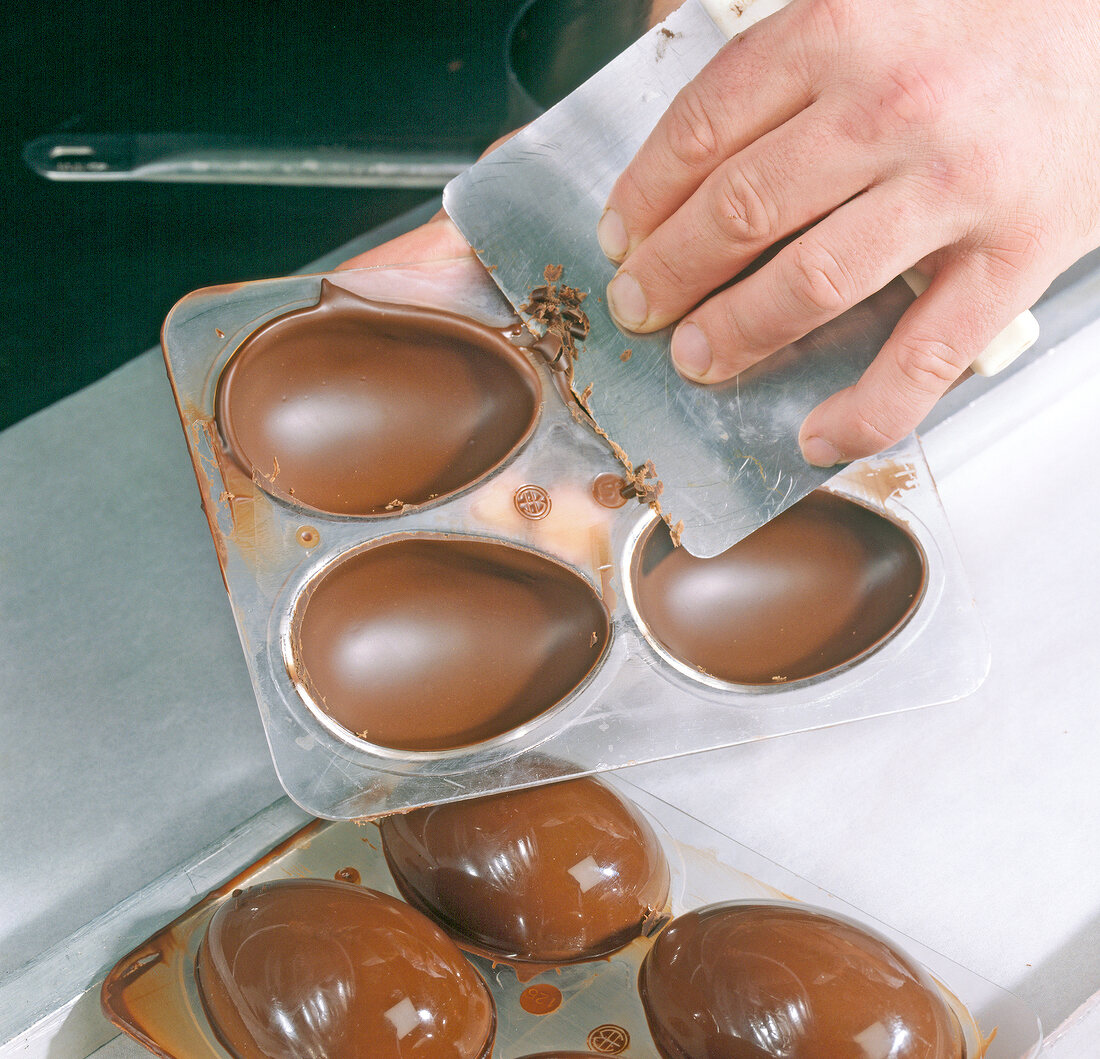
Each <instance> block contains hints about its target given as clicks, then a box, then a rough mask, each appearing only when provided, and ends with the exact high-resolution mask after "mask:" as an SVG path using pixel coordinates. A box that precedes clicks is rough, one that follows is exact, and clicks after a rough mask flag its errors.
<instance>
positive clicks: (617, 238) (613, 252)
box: [589, 210, 629, 261]
mask: <svg viewBox="0 0 1100 1059" xmlns="http://www.w3.org/2000/svg"><path fill="white" fill-rule="evenodd" d="M589 223H590V224H591V223H592V222H591V221H589ZM596 238H597V239H598V240H599V241H600V249H601V250H602V251H603V252H604V253H605V254H606V255H607V256H608V257H609V258H611V260H612V261H622V259H623V258H624V257H626V252H627V249H628V248H629V244H628V240H627V238H626V227H625V226H624V225H623V219H622V217H620V216H619V215H618V214H617V213H616V212H615V211H614V210H604V211H603V216H602V217H601V218H600V223H599V224H597V225H596Z"/></svg>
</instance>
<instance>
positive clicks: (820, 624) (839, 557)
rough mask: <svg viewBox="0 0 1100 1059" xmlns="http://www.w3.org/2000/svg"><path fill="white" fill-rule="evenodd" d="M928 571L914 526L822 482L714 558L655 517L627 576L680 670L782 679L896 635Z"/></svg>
mask: <svg viewBox="0 0 1100 1059" xmlns="http://www.w3.org/2000/svg"><path fill="white" fill-rule="evenodd" d="M927 572H928V571H927V559H926V556H925V553H924V550H923V549H922V548H921V546H920V544H919V542H918V541H917V540H916V538H915V537H914V536H913V535H912V534H911V533H910V532H909V531H908V530H907V529H906V528H905V527H903V526H902V525H900V524H899V523H897V522H895V521H894V520H893V519H891V518H888V517H887V516H885V515H883V514H880V513H879V512H877V511H874V510H872V509H870V508H868V507H865V506H864V505H862V504H859V503H857V502H855V501H853V500H849V499H847V498H845V497H842V496H838V495H836V494H834V493H830V492H827V491H825V490H818V491H816V492H814V493H811V494H809V495H808V496H806V497H805V498H804V499H802V500H800V501H799V502H798V503H797V504H795V505H793V506H792V507H790V508H788V509H787V510H786V511H784V512H783V513H782V514H780V515H778V516H777V517H776V518H774V519H772V520H771V521H770V522H768V523H766V524H765V525H764V526H762V527H761V528H760V529H758V530H756V532H755V533H752V534H751V535H750V536H748V537H746V538H745V539H744V540H742V541H740V542H739V543H737V544H735V545H734V546H733V547H732V548H730V549H728V550H727V551H725V552H723V553H722V554H720V555H717V556H714V557H713V558H708V559H700V558H697V557H696V556H693V555H691V554H690V553H689V552H687V551H685V550H684V549H683V548H681V547H677V546H675V545H674V544H673V542H672V540H671V538H670V536H669V532H668V528H667V526H666V525H665V524H664V523H663V522H661V521H658V520H654V521H653V522H652V523H651V524H649V525H647V526H646V527H645V528H644V529H643V530H642V532H641V534H640V535H639V536H638V539H637V541H636V543H635V546H634V548H633V550H632V552H631V554H630V558H629V572H628V582H629V589H630V599H631V605H632V608H633V609H634V612H635V614H636V616H637V618H638V621H639V624H640V626H641V628H642V630H643V632H644V634H645V635H646V637H647V638H648V639H649V640H650V642H651V643H652V644H653V646H654V647H655V648H656V649H657V650H658V651H659V652H660V653H661V654H662V655H663V656H664V657H666V659H667V660H669V661H670V662H672V663H673V664H674V665H675V666H676V667H677V668H678V669H680V670H681V671H682V672H685V673H687V674H689V675H692V676H695V677H699V678H701V679H703V680H705V681H717V682H720V683H722V684H733V685H738V686H749V687H764V686H767V687H784V686H787V685H788V684H790V683H792V682H798V681H805V680H811V679H814V678H818V677H821V676H824V675H826V674H829V673H833V672H835V671H837V670H839V669H841V668H843V667H846V666H848V665H850V664H852V663H854V662H857V661H859V660H861V659H863V658H864V657H866V656H867V655H868V654H869V653H870V652H872V651H873V650H875V649H876V648H877V647H879V646H880V645H882V644H883V643H885V642H886V641H887V640H888V639H890V638H891V637H892V636H893V635H894V634H895V633H897V632H898V630H899V629H901V628H902V627H903V626H904V625H905V623H906V622H907V621H908V619H909V618H910V617H911V616H912V615H913V613H914V612H915V611H916V609H917V607H918V606H919V604H920V600H921V599H922V597H923V594H924V591H925V586H926V584H927Z"/></svg>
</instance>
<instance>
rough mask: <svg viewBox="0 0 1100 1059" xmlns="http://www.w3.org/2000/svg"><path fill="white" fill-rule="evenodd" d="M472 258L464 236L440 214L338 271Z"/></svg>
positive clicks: (349, 262) (375, 247)
mask: <svg viewBox="0 0 1100 1059" xmlns="http://www.w3.org/2000/svg"><path fill="white" fill-rule="evenodd" d="M466 254H470V255H472V254H473V251H472V250H471V249H470V246H469V244H468V243H467V242H466V240H465V239H463V238H462V233H461V232H459V230H458V229H457V228H456V227H455V226H454V224H453V223H452V221H451V219H450V218H449V217H448V216H447V215H446V214H445V213H444V212H443V211H442V210H440V211H439V212H438V213H437V214H436V215H435V216H434V217H432V219H431V220H430V221H427V222H426V223H424V224H422V225H420V226H419V227H418V228H414V229H413V230H412V231H410V232H405V233H404V234H402V235H399V236H397V237H396V238H394V239H391V240H389V242H386V243H382V244H381V245H379V246H374V247H371V249H370V250H366V251H364V252H363V253H362V254H357V255H356V256H355V257H352V258H349V259H348V260H347V261H344V262H342V263H341V264H339V265H337V266H336V267H337V268H341V269H343V268H373V267H376V266H379V265H418V264H422V263H424V262H427V261H447V260H449V259H451V258H456V257H462V256H464V255H466Z"/></svg>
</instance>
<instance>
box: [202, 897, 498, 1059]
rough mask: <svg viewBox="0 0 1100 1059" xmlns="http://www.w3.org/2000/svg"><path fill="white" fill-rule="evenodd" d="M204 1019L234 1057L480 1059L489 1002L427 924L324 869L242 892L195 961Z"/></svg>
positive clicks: (490, 1029) (490, 1028)
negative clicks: (319, 875) (320, 875)
mask: <svg viewBox="0 0 1100 1059" xmlns="http://www.w3.org/2000/svg"><path fill="white" fill-rule="evenodd" d="M196 975H197V981H198V987H199V995H200V997H201V999H202V1004H203V1008H204V1010H205V1011H206V1014H207V1017H208V1018H209V1020H210V1023H211V1027H212V1028H213V1030H214V1032H215V1033H216V1034H217V1036H218V1039H219V1040H220V1041H221V1042H222V1044H223V1045H225V1047H226V1049H227V1050H228V1051H229V1052H230V1054H232V1055H233V1056H236V1057H237V1059H359V1057H360V1056H364V1055H368V1054H369V1055H371V1056H374V1057H377V1059H405V1057H415V1059H429V1057H432V1059H436V1057H438V1059H472V1057H474V1059H485V1057H488V1056H489V1055H490V1053H491V1052H492V1046H493V1038H494V1035H495V1030H496V1011H495V1008H494V1006H493V1000H492V997H491V995H490V993H489V990H488V988H487V987H486V985H485V983H484V981H482V979H481V977H480V976H479V975H478V974H477V972H476V971H475V970H474V969H473V967H472V966H471V964H470V962H469V961H468V960H467V959H466V958H465V957H464V956H463V955H462V953H461V952H460V951H459V950H458V948H457V947H456V946H455V944H454V943H453V942H452V941H451V939H450V938H448V937H447V936H446V934H444V933H443V932H442V931H441V930H439V928H438V927H436V926H435V924H434V923H431V922H430V921H429V920H428V919H426V918H425V917H424V916H422V915H421V914H420V913H419V912H416V911H415V910H414V909H411V908H409V907H408V906H407V905H405V904H403V903H402V902H400V901H398V900H396V899H395V898H393V897H389V896H387V895H386V894H381V893H377V892H375V891H373V890H366V889H363V888H362V887H358V886H352V885H351V884H349V883H339V882H330V881H328V880H324V879H285V880H280V881H277V882H272V883H264V884H261V885H259V886H253V887H250V888H249V889H247V890H242V891H238V892H237V893H235V894H234V895H233V896H232V897H230V898H229V899H227V900H226V901H224V902H223V903H222V905H221V906H220V907H219V908H218V910H217V911H216V912H215V913H214V916H213V918H212V919H211V920H210V924H209V926H208V927H207V931H206V935H205V937H204V938H203V941H202V943H201V946H200V948H199V953H198V956H197V959H196Z"/></svg>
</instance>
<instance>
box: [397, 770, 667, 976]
mask: <svg viewBox="0 0 1100 1059" xmlns="http://www.w3.org/2000/svg"><path fill="white" fill-rule="evenodd" d="M381 830H382V848H383V850H384V852H385V854H386V861H387V863H388V864H389V866H390V871H391V872H392V873H393V877H394V880H395V881H396V882H397V885H398V887H399V889H400V890H401V893H402V894H403V895H404V897H405V898H406V900H408V901H409V902H410V904H412V905H413V906H415V907H416V908H419V909H420V910H421V911H423V912H425V913H426V914H428V915H429V916H431V917H432V918H433V919H435V920H436V922H438V923H439V924H440V925H441V926H443V927H444V928H445V929H446V930H447V931H448V932H449V933H451V934H452V936H454V937H455V939H456V940H457V941H458V942H459V944H460V945H462V946H464V947H469V948H471V949H473V951H475V952H479V953H482V954H485V955H489V956H491V957H492V958H493V959H498V960H506V961H514V962H517V963H536V964H560V963H571V962H577V961H583V960H591V959H595V958H598V957H601V956H606V955H609V954H611V953H613V952H616V951H618V950H619V949H621V948H623V947H624V946H625V945H627V944H629V943H630V942H631V941H632V940H633V939H634V938H636V937H638V936H639V935H641V934H643V933H645V932H647V931H648V930H649V929H651V928H653V927H654V926H655V925H656V923H657V922H658V921H659V919H660V917H661V916H662V914H663V913H664V911H665V906H666V903H667V901H668V888H669V868H668V863H667V861H666V860H665V856H664V853H663V851H662V849H661V846H660V843H659V842H658V840H657V836H656V835H655V834H654V832H653V828H652V827H651V826H650V824H649V822H648V821H647V820H646V818H645V817H644V816H643V815H642V814H641V812H640V811H639V810H638V809H637V808H635V807H634V806H633V805H631V804H629V803H628V802H626V801H624V800H623V799H622V798H620V797H619V795H618V794H617V793H616V792H615V791H613V790H611V789H610V788H609V787H608V786H607V785H606V784H604V783H602V782H600V781H599V780H596V779H592V778H582V779H574V780H567V781H565V782H559V783H552V784H548V785H545V786H540V787H535V788H530V789H527V790H521V791H510V792H506V793H504V794H496V795H490V796H489V797H485V798H477V799H473V800H470V801H462V802H452V803H450V804H447V805H439V806H430V807H428V808H425V809H418V810H415V811H414V812H411V813H406V814H404V815H399V816H391V817H387V818H386V819H385V820H383V821H382V824H381Z"/></svg>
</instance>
